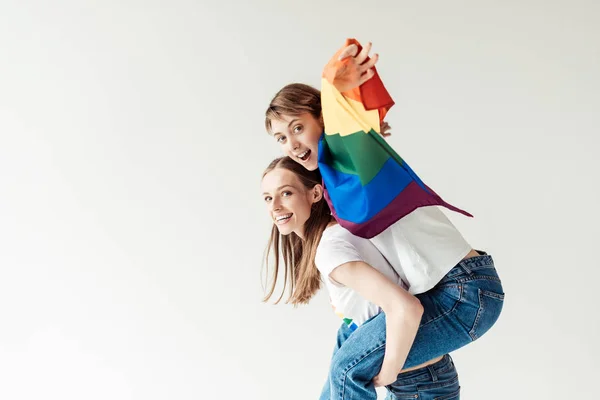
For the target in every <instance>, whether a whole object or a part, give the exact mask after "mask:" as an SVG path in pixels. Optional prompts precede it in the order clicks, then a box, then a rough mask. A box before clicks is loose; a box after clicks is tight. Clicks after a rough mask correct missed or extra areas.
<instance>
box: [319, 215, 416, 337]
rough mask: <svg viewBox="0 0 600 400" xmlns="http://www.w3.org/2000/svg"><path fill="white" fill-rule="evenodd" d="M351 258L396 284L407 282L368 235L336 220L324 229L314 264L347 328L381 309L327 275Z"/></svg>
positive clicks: (362, 321) (332, 303)
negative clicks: (361, 234) (345, 226)
mask: <svg viewBox="0 0 600 400" xmlns="http://www.w3.org/2000/svg"><path fill="white" fill-rule="evenodd" d="M351 261H363V262H365V263H367V264H369V265H370V266H371V267H373V268H375V269H376V270H378V271H379V272H381V273H382V274H383V275H385V276H386V277H387V278H389V279H390V280H392V281H393V282H395V283H397V284H398V285H401V286H402V287H405V288H406V285H404V284H403V282H402V280H401V279H400V277H399V276H398V274H397V273H396V271H394V268H392V266H391V265H390V264H389V263H388V262H387V261H386V259H385V258H384V257H383V256H382V255H381V253H380V252H379V250H377V248H376V247H375V246H374V245H373V243H371V241H370V240H369V239H364V238H361V237H358V236H354V235H353V234H351V233H350V232H349V231H347V230H346V229H344V228H342V227H341V226H340V225H338V224H335V225H332V226H330V227H328V228H327V229H325V231H324V232H323V236H322V237H321V241H320V242H319V247H318V248H317V253H316V256H315V264H316V266H317V268H318V269H319V271H320V272H321V275H322V276H323V281H324V282H325V286H326V287H327V291H328V292H329V298H330V301H331V305H332V306H333V309H334V311H335V313H336V314H337V315H338V316H340V317H341V318H342V319H343V320H344V322H345V323H346V324H347V325H348V326H349V327H350V329H352V330H355V329H356V328H358V327H359V326H360V325H361V324H363V323H364V322H365V321H366V320H368V319H369V318H371V317H373V316H375V315H377V314H379V313H380V312H381V309H380V308H379V306H377V305H375V304H373V303H371V302H369V301H368V300H366V299H365V298H363V297H362V296H361V295H360V294H358V293H357V292H356V291H354V290H353V289H351V288H349V287H347V286H344V285H342V284H340V283H338V282H336V281H335V280H333V279H332V278H331V277H330V275H329V274H331V272H332V271H333V270H334V269H336V268H337V267H339V266H340V265H343V264H345V263H348V262H351Z"/></svg>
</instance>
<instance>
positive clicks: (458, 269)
mask: <svg viewBox="0 0 600 400" xmlns="http://www.w3.org/2000/svg"><path fill="white" fill-rule="evenodd" d="M477 252H478V253H479V256H476V257H471V258H467V259H465V260H462V261H461V262H459V263H458V264H456V266H455V267H454V268H453V269H452V270H450V272H448V274H446V276H445V277H446V278H452V277H454V276H456V275H460V274H462V273H464V272H466V273H471V271H477V270H479V269H486V268H495V267H494V260H493V259H492V256H490V255H489V254H487V253H486V252H485V251H481V250H477Z"/></svg>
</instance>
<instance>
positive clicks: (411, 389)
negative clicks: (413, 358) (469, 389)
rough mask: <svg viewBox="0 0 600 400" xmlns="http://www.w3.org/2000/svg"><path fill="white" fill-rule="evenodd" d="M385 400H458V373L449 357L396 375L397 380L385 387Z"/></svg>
mask: <svg viewBox="0 0 600 400" xmlns="http://www.w3.org/2000/svg"><path fill="white" fill-rule="evenodd" d="M387 389H388V395H387V397H386V400H408V399H413V400H414V399H421V400H458V399H459V398H460V384H459V382H458V373H457V372H456V368H455V367H454V363H453V362H452V358H450V356H449V355H447V354H446V355H445V356H444V358H442V359H441V360H440V361H438V362H436V363H435V364H432V365H428V366H427V367H424V368H420V369H417V370H414V371H410V372H405V373H403V374H400V375H398V380H397V381H396V382H394V383H393V384H391V385H389V386H387Z"/></svg>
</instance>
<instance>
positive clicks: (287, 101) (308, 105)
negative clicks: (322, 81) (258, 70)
mask: <svg viewBox="0 0 600 400" xmlns="http://www.w3.org/2000/svg"><path fill="white" fill-rule="evenodd" d="M304 113H309V114H310V115H312V116H313V117H315V119H317V120H320V121H321V124H322V123H323V121H322V119H321V92H320V91H319V90H317V89H315V88H314V87H312V86H309V85H305V84H303V83H291V84H289V85H286V86H284V87H283V88H282V89H281V90H280V91H279V92H277V94H276V95H275V97H273V100H271V104H269V108H267V111H266V113H265V128H266V129H267V132H269V133H272V131H271V121H272V120H274V119H275V120H280V119H282V117H283V116H284V115H287V116H298V115H301V114H304Z"/></svg>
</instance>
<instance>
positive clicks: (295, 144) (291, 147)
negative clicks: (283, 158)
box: [288, 138, 300, 152]
mask: <svg viewBox="0 0 600 400" xmlns="http://www.w3.org/2000/svg"><path fill="white" fill-rule="evenodd" d="M298 147H300V146H299V143H298V141H296V140H295V139H293V138H289V139H288V150H289V151H290V152H292V151H294V150H297V149H298Z"/></svg>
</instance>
